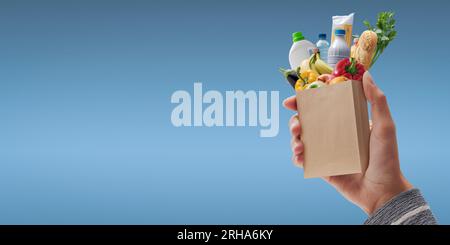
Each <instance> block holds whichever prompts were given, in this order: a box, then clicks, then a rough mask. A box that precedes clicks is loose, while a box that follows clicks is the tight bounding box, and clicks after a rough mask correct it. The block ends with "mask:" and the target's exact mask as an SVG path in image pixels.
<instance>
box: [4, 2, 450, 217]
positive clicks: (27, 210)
mask: <svg viewBox="0 0 450 245" xmlns="http://www.w3.org/2000/svg"><path fill="white" fill-rule="evenodd" d="M449 7H450V3H449V2H448V1H364V2H363V1H325V0H322V1H298V0H297V1H270V2H269V1H267V2H265V1H98V0H97V1H20V0H19V1H16V0H14V1H5V0H2V1H1V2H0V223H1V224H250V223H252V224H360V223H362V222H363V221H364V219H365V218H366V215H365V214H364V213H363V212H362V211H361V210H360V209H359V208H358V207H356V206H354V205H353V204H351V203H349V202H347V201H346V200H345V199H344V198H343V197H341V196H340V195H339V194H338V193H337V192H335V190H334V189H333V188H332V187H330V186H328V185H327V184H326V183H324V182H323V181H322V180H320V179H308V180H305V179H303V174H302V170H300V169H297V168H295V167H294V166H293V164H292V163H291V162H290V156H291V152H290V147H289V143H290V138H289V133H288V128H287V120H288V118H289V117H290V115H291V114H292V113H291V112H289V111H286V110H284V109H282V108H281V107H280V133H279V135H278V136H277V137H275V138H260V137H259V128H256V127H244V128H237V127H235V128H233V127H232V128H226V127H222V128H219V127H216V128H207V127H200V128H194V127H191V128H188V127H184V128H175V127H173V126H172V124H171V121H170V114H171V111H172V109H173V108H174V105H173V104H171V103H170V96H171V95H172V93H173V92H174V91H176V90H179V89H183V90H188V91H190V92H191V93H192V89H193V83H194V82H198V81H200V82H202V83H203V89H204V91H206V90H211V89H214V90H219V91H222V92H224V91H226V90H244V91H247V90H251V89H252V90H279V91H280V97H281V98H280V99H283V98H284V97H287V96H289V95H290V94H291V93H292V90H291V88H290V87H289V86H288V85H287V84H286V83H285V81H284V80H283V79H282V77H281V76H280V74H279V73H278V71H277V69H278V67H280V66H284V67H287V66H288V51H289V48H290V46H291V42H292V41H291V37H290V35H291V33H292V32H294V31H302V32H303V33H304V35H305V36H306V37H307V38H308V39H310V40H312V41H314V42H315V41H316V37H317V34H318V33H319V32H326V33H327V34H329V33H330V29H331V16H332V15H336V14H348V13H351V12H355V13H356V16H355V26H354V33H360V32H362V31H363V30H364V29H365V28H364V26H363V25H362V21H363V20H364V19H368V20H370V21H371V22H372V23H373V22H375V19H376V15H377V13H378V12H380V11H384V10H392V11H395V12H396V19H397V29H398V37H397V39H396V40H395V41H394V42H393V43H391V45H390V46H389V47H388V48H387V50H386V51H385V53H383V55H382V56H381V58H380V59H379V60H378V62H377V64H376V65H375V66H374V68H373V69H372V74H373V76H374V78H375V79H376V81H377V83H378V84H379V86H380V87H381V88H382V89H383V90H384V91H385V93H386V94H387V96H388V100H389V103H390V106H391V110H392V113H393V116H394V118H395V121H396V124H397V128H398V138H399V148H400V149H399V150H400V156H401V164H402V169H403V170H404V173H405V175H406V176H407V178H408V179H409V180H410V181H411V182H412V183H413V184H414V185H415V186H417V187H419V188H420V189H421V190H422V191H423V193H424V195H425V197H426V198H427V200H428V201H429V203H430V205H431V207H432V209H433V211H434V213H435V214H436V216H437V218H438V221H439V222H440V223H447V224H449V223H450V212H448V207H449V206H450V198H449V196H448V193H447V190H448V188H449V187H450V178H449V177H448V176H449V174H450V165H449V162H450V161H449V160H450V157H449V154H448V148H449V144H448V138H449V137H450V135H449V134H450V131H449V129H448V125H449V121H450V118H449V108H448V106H449V105H450V103H449V102H450V96H449V95H450V94H449V91H450V85H449V82H450V81H449V79H448V76H447V73H448V70H449V66H448V64H449V63H448V58H449V57H450V53H449V51H450V48H449V45H448V43H449V42H448V40H449V37H450V36H449V35H450V34H449V32H448V23H449V21H448V10H449ZM280 102H281V101H280Z"/></svg>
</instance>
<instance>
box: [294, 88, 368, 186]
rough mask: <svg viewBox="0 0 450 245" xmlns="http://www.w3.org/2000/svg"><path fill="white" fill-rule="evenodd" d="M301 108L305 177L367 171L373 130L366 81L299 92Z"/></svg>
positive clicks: (298, 97) (299, 109)
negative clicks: (363, 85) (364, 89)
mask: <svg viewBox="0 0 450 245" xmlns="http://www.w3.org/2000/svg"><path fill="white" fill-rule="evenodd" d="M297 108H298V112H299V119H300V123H301V128H302V129H301V131H302V133H301V139H302V141H303V144H304V157H305V158H304V164H303V167H304V177H305V178H314V177H323V176H335V175H344V174H353V173H362V172H364V171H365V170H366V168H367V165H368V160H369V136H370V130H369V117H368V112H367V101H366V98H365V95H364V91H363V87H362V82H360V81H345V82H342V83H338V84H334V85H328V86H324V87H320V88H315V89H309V90H305V91H297Z"/></svg>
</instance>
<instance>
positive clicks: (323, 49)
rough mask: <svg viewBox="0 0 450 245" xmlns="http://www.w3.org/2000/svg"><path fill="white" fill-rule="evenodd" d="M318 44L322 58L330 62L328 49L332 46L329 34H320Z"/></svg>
mask: <svg viewBox="0 0 450 245" xmlns="http://www.w3.org/2000/svg"><path fill="white" fill-rule="evenodd" d="M316 46H317V48H318V49H319V51H320V59H322V60H323V61H325V62H328V61H327V60H328V49H329V48H330V43H329V42H328V41H327V34H325V33H320V34H319V41H317V43H316Z"/></svg>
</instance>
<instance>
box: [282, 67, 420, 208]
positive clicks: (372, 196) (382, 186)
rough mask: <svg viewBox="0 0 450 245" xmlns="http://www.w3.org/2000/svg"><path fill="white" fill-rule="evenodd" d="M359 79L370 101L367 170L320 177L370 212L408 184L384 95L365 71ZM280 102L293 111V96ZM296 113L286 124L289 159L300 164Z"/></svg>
mask: <svg viewBox="0 0 450 245" xmlns="http://www.w3.org/2000/svg"><path fill="white" fill-rule="evenodd" d="M362 83H363V88H364V94H365V95H366V98H367V100H368V101H369V103H370V105H371V115H372V127H371V132H370V143H369V165H368V167H367V170H366V172H365V173H361V174H349V175H340V176H329V177H324V178H323V179H324V180H325V181H326V182H328V183H329V184H331V185H332V186H333V187H334V188H336V190H337V191H338V192H340V193H341V194H342V195H343V196H344V197H345V198H347V199H348V200H349V201H351V202H353V203H354V204H356V205H357V206H359V207H360V208H361V209H363V210H364V211H365V212H366V213H367V214H369V215H371V214H372V213H374V212H375V211H376V210H377V209H378V208H380V207H381V206H382V205H383V204H385V203H386V202H387V201H389V200H390V199H392V198H393V197H395V196H396V195H398V194H400V193H401V192H404V191H407V190H409V189H411V188H412V185H411V184H410V183H409V182H408V181H407V180H406V179H405V177H404V176H403V174H402V172H401V170H400V162H399V157H398V149H397V137H396V131H395V124H394V121H393V120H392V117H391V113H390V111H389V106H388V104H387V100H386V96H385V95H384V93H383V92H382V91H381V90H380V89H379V88H378V87H377V85H376V84H375V83H374V82H373V79H372V76H371V75H370V73H369V72H366V73H364V76H363V82H362ZM283 105H284V106H285V107H286V108H288V109H291V110H294V111H297V103H296V99H295V96H292V97H289V98H287V99H286V100H285V101H284V102H283ZM298 116H301V115H298ZM298 116H297V115H294V116H293V117H292V118H291V119H290V120H289V128H290V132H291V134H292V140H291V148H292V152H293V157H292V161H293V162H294V164H295V165H297V166H299V167H302V166H303V161H304V156H303V149H304V146H303V143H302V141H301V125H300V121H299V120H298Z"/></svg>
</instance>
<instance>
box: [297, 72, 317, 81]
mask: <svg viewBox="0 0 450 245" xmlns="http://www.w3.org/2000/svg"><path fill="white" fill-rule="evenodd" d="M300 76H301V77H302V78H303V80H305V81H306V82H307V83H312V82H314V81H317V78H318V77H319V74H317V73H316V72H315V71H313V70H306V71H302V72H300Z"/></svg>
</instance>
